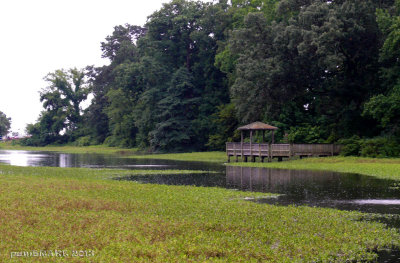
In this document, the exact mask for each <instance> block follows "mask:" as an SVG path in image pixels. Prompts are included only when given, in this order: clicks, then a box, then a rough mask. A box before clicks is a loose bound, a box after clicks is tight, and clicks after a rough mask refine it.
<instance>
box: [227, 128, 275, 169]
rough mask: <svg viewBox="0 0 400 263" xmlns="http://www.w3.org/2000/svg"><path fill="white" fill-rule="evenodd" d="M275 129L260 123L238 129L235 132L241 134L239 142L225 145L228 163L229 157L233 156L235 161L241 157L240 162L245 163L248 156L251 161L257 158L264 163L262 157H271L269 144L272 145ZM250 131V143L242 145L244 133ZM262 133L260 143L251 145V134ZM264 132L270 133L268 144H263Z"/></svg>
mask: <svg viewBox="0 0 400 263" xmlns="http://www.w3.org/2000/svg"><path fill="white" fill-rule="evenodd" d="M277 129H278V128H277V127H274V126H271V125H269V124H266V123H262V122H259V121H257V122H253V123H250V124H248V125H245V126H242V127H239V128H238V129H237V130H239V131H240V133H241V136H240V137H241V140H240V144H239V143H227V148H226V149H227V155H228V162H229V161H230V159H229V157H230V156H231V155H232V156H235V157H236V161H237V158H238V156H241V158H242V160H244V161H245V162H247V157H248V156H250V157H251V158H252V161H255V157H256V156H258V157H260V158H261V160H262V161H264V157H269V159H270V157H271V153H270V149H271V147H270V146H269V144H273V143H274V131H275V130H277ZM245 131H250V143H244V132H245ZM255 131H262V142H261V143H253V132H255ZM265 131H271V132H272V134H271V141H270V143H269V144H268V143H266V142H265Z"/></svg>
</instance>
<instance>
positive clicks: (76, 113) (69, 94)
mask: <svg viewBox="0 0 400 263" xmlns="http://www.w3.org/2000/svg"><path fill="white" fill-rule="evenodd" d="M44 79H45V80H46V81H47V82H48V84H49V85H48V86H47V87H46V88H43V89H42V90H41V92H40V101H41V102H42V103H43V107H44V109H45V110H46V113H45V114H43V115H42V118H44V117H45V116H46V117H47V116H48V117H49V118H50V120H49V122H50V123H51V124H52V125H51V126H52V127H53V129H52V130H53V132H54V133H55V134H59V133H60V132H61V130H63V129H65V132H66V134H68V135H72V133H73V132H74V131H76V129H77V128H78V125H79V124H80V123H81V120H82V116H81V112H82V109H81V103H82V102H83V101H84V100H86V98H87V96H88V93H89V91H90V87H89V86H88V85H87V83H86V81H85V74H84V72H83V70H77V69H69V70H68V71H65V70H56V71H55V72H53V73H49V74H48V75H47V76H46V77H45V78H44Z"/></svg>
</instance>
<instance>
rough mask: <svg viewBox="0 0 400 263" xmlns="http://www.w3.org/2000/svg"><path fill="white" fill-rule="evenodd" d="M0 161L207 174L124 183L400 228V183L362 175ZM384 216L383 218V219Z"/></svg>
mask: <svg viewBox="0 0 400 263" xmlns="http://www.w3.org/2000/svg"><path fill="white" fill-rule="evenodd" d="M0 162H1V163H7V164H11V165H17V166H54V167H87V168H118V169H152V170H163V169H174V170H201V171H204V173H199V174H198V173H196V174H184V175H182V174H180V175H162V174H159V175H132V176H127V177H124V178H118V179H119V180H131V181H138V182H141V183H157V184H167V185H194V186H203V187H224V188H228V189H234V190H243V191H256V192H268V193H277V194H280V196H279V197H277V198H266V199H258V200H257V202H261V203H268V204H277V205H308V206H318V207H331V208H336V209H341V210H357V211H361V212H367V213H377V214H381V215H382V217H381V218H380V219H379V220H381V221H382V222H384V223H386V224H387V225H388V226H390V227H396V228H398V229H400V181H394V180H385V179H378V178H375V177H371V176H365V175H359V174H343V173H335V172H321V171H304V170H283V169H267V168H249V167H236V166H224V165H221V164H214V163H200V162H180V161H169V160H156V159H132V158H124V157H118V156H114V155H100V154H66V153H55V152H35V151H8V150H5V151H4V150H1V151H0ZM378 218H379V217H378ZM379 262H400V252H399V251H395V252H390V253H383V254H381V256H380V260H379Z"/></svg>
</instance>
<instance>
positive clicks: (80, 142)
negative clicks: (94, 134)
mask: <svg viewBox="0 0 400 263" xmlns="http://www.w3.org/2000/svg"><path fill="white" fill-rule="evenodd" d="M75 145H76V146H79V147H82V146H89V145H91V138H90V136H83V137H79V138H78V139H77V140H76V141H75Z"/></svg>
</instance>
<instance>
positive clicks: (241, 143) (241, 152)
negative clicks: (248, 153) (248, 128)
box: [240, 130, 243, 162]
mask: <svg viewBox="0 0 400 263" xmlns="http://www.w3.org/2000/svg"><path fill="white" fill-rule="evenodd" d="M240 150H241V151H240V154H241V155H242V162H243V130H241V131H240Z"/></svg>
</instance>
